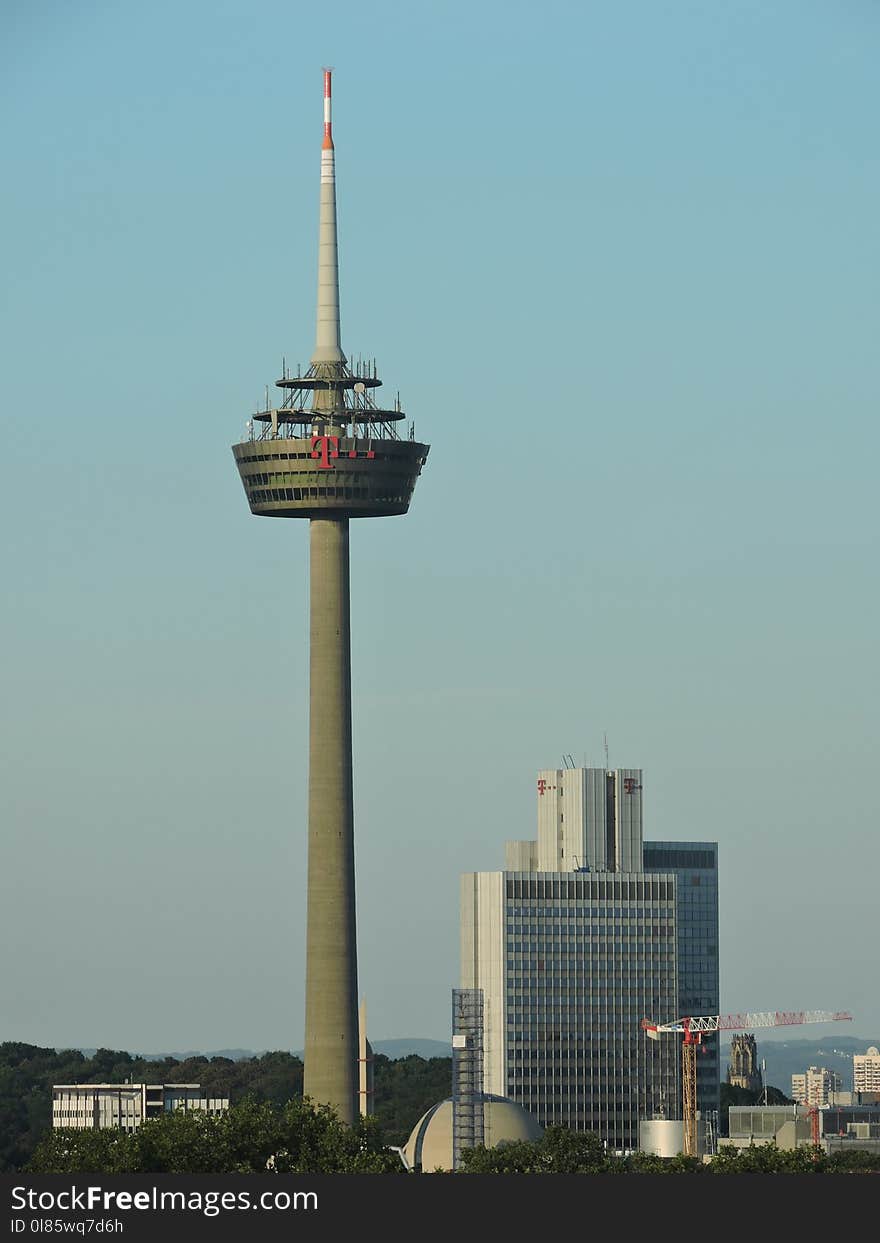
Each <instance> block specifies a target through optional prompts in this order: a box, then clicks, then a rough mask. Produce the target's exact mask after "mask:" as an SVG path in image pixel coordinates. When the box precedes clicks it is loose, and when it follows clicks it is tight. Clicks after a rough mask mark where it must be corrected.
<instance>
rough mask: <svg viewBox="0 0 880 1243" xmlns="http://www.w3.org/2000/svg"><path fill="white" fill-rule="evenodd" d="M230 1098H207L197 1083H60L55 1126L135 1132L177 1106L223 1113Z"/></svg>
mask: <svg viewBox="0 0 880 1243" xmlns="http://www.w3.org/2000/svg"><path fill="white" fill-rule="evenodd" d="M228 1108H229V1098H228V1097H225V1096H223V1097H205V1096H202V1089H201V1087H200V1085H199V1084H197V1083H59V1084H55V1085H54V1086H53V1088H52V1126H53V1127H75V1128H77V1129H79V1130H83V1129H86V1130H92V1129H97V1128H103V1127H117V1128H119V1129H120V1130H123V1131H133V1130H135V1128H137V1127H139V1126H140V1124H141V1123H142V1122H143V1121H145V1119H147V1118H155V1117H158V1116H159V1115H160V1114H163V1113H170V1112H172V1111H173V1110H175V1109H187V1110H191V1109H197V1110H201V1111H202V1112H203V1113H212V1114H216V1113H223V1112H224V1111H225V1110H227V1109H228Z"/></svg>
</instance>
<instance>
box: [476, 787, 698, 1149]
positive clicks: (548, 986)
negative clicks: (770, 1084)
mask: <svg viewBox="0 0 880 1243" xmlns="http://www.w3.org/2000/svg"><path fill="white" fill-rule="evenodd" d="M537 804H538V816H537V819H538V836H537V840H535V841H526V842H508V843H507V845H506V850H505V870H504V871H499V872H482V873H468V874H466V875H465V876H463V877H462V884H461V954H462V972H461V985H462V987H463V988H480V989H482V991H483V999H484V1003H483V1005H484V1010H483V1013H484V1018H483V1027H484V1037H483V1039H484V1049H483V1058H484V1083H485V1089H486V1091H488V1092H491V1093H496V1094H498V1095H500V1096H506V1097H509V1098H510V1099H512V1100H515V1101H518V1102H519V1103H520V1104H522V1105H523V1106H524V1107H525V1108H526V1109H528V1110H529V1111H530V1112H531V1113H532V1114H534V1116H535V1117H536V1118H537V1119H538V1121H539V1122H540V1123H541V1124H542V1125H543V1126H547V1125H550V1124H554V1123H556V1124H561V1125H564V1126H568V1127H571V1128H572V1129H574V1130H579V1131H594V1132H596V1133H598V1134H599V1135H600V1136H601V1137H602V1138H603V1139H604V1140H605V1141H606V1142H607V1144H608V1147H609V1148H610V1149H612V1150H614V1151H630V1150H633V1149H635V1148H636V1147H638V1134H639V1120H640V1119H644V1118H659V1119H662V1118H670V1119H674V1118H680V1117H681V1096H680V1072H679V1056H680V1041H679V1040H678V1039H676V1038H675V1037H670V1038H663V1039H661V1040H657V1041H650V1040H647V1039H646V1038H645V1034H644V1032H643V1031H642V1030H641V1020H642V1019H643V1018H645V1017H648V1018H654V1019H657V1020H660V1021H668V1020H671V1019H674V1018H676V1017H679V1016H680V1015H681V1014H683V1013H688V1007H687V1006H684V1005H683V999H685V998H687V999H689V1000H697V1001H698V1002H699V1006H700V1008H699V1010H698V1011H697V1012H699V1013H711V1012H713V1011H714V1013H716V1014H717V1013H718V1005H717V990H718V983H717V974H718V971H717V964H718V937H717V925H718V906H717V867H716V864H717V858H716V853H715V850H716V848H715V844H714V843H710V842H694V843H682V842H659V843H647V844H645V843H643V841H642V772H641V770H639V769H615V770H611V771H608V770H606V769H585V768H580V769H579V768H573V767H572V768H566V769H562V770H556V771H553V770H549V771H543V772H541V773H539V774H538V780H537ZM694 877H696V878H698V879H697V880H694ZM713 1002H714V1006H713V1004H711V1003H713ZM690 1012H691V1013H694V1010H690ZM707 1047H709V1046H708V1045H707ZM708 1057H709V1059H710V1060H709V1062H708V1063H707V1066H714V1068H715V1070H714V1074H715V1081H714V1082H712V1073H713V1072H712V1071H710V1070H707V1071H704V1073H703V1075H702V1078H701V1083H700V1087H701V1089H702V1094H703V1101H702V1102H700V1103H701V1105H702V1107H703V1108H706V1109H714V1108H717V1103H716V1102H717V1099H718V1084H717V1049H716V1051H715V1054H714V1059H713V1058H712V1054H711V1053H710V1054H709V1055H708ZM698 1100H699V1098H698Z"/></svg>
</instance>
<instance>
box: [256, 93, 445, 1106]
mask: <svg viewBox="0 0 880 1243" xmlns="http://www.w3.org/2000/svg"><path fill="white" fill-rule="evenodd" d="M339 322H340V321H339V264H338V253H337V238H336V172H335V151H334V146H333V128H332V120H331V76H330V71H329V70H325V71H324V141H323V144H322V150H321V199H320V230H319V242H318V298H317V332H316V344H315V350H314V353H313V354H312V357H311V361H310V364H309V366H308V368H307V370H305V372H302V371H301V370H300V371H298V372H297V374H296V375H293V374H290V373H289V372H288V370H287V368H286V366H285V367H284V368H283V374H282V376H281V378H280V379H279V380H276V382H275V387H276V388H278V389H280V390H281V391H282V393H283V398H281V399H279V400H278V401H277V403H276V404H272V403H271V402H270V400H269V398H268V396H267V399H266V405H265V408H264V409H262V410H258V411H257V412H256V413H255V414H253V416H252V417H251V419H249V421H248V438H247V439H246V440H244V441H242V442H241V443H240V444H236V445H233V447H232V452H233V454H234V456H235V462H236V465H237V467H238V472H239V475H240V477H241V481H242V484H243V485H244V490H245V495H246V497H247V502H248V505H249V506H250V510H251V513H253V514H257V515H259V516H261V517H274V518H308V519H309V531H310V534H309V546H310V554H309V556H310V563H309V564H310V569H309V583H310V592H309V629H310V651H309V676H310V686H309V811H308V841H309V846H308V914H307V936H306V1031H305V1056H304V1063H305V1076H304V1092H305V1094H306V1095H307V1096H308V1097H310V1098H311V1099H312V1101H313V1102H314V1103H315V1104H317V1105H323V1104H327V1105H331V1106H332V1107H333V1108H334V1109H335V1110H336V1111H337V1112H338V1114H339V1116H340V1118H341V1119H342V1120H343V1121H345V1122H348V1123H353V1122H354V1121H355V1119H356V1118H357V1116H358V1061H357V1059H358V1009H357V996H358V993H357V949H356V935H355V885H354V799H353V790H352V754H351V631H350V608H349V541H348V531H349V519H350V518H376V517H383V516H390V515H394V514H405V513H406V511H407V509H408V508H409V503H410V500H411V499H412V494H413V489H414V488H415V484H416V480H417V479H418V477H419V474H420V473H421V469H422V466H423V465H424V464H425V459H426V458H427V456H428V446H427V445H425V444H421V443H420V442H419V441H417V440H416V439H415V431H414V428H413V427H412V426H410V427H409V432H408V435H407V436H401V435H400V433H399V432H398V425H399V424H401V423H402V422H403V421H404V419H405V415H404V413H403V411H402V410H401V408H400V401H399V399H396V400H395V401H394V403H393V405H391V406H390V407H388V408H382V407H380V406H379V405H378V404H377V402H376V400H375V396H374V395H375V393H376V390H377V389H378V388H379V387H380V385H381V381H380V380H379V378H378V375H377V371H376V364H375V362H373V361H370V362H365V361H363V360H361V361H357V362H353V363H351V364H350V363H349V360H348V359H347V358H346V356H345V354H344V353H343V351H342V345H341V339H340V327H339Z"/></svg>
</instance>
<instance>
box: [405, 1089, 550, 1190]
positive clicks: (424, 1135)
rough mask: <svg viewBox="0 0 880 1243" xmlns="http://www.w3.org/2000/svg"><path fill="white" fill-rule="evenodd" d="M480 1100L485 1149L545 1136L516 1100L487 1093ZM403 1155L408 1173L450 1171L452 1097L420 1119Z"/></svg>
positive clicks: (435, 1106)
mask: <svg viewBox="0 0 880 1243" xmlns="http://www.w3.org/2000/svg"><path fill="white" fill-rule="evenodd" d="M482 1101H483V1143H484V1144H485V1146H486V1147H487V1148H495V1147H497V1146H498V1145H499V1144H512V1143H516V1142H518V1141H520V1140H525V1141H526V1142H528V1143H531V1142H532V1141H533V1140H536V1139H540V1138H541V1136H542V1135H543V1134H544V1129H543V1127H541V1126H540V1124H539V1123H538V1122H536V1120H535V1119H534V1118H533V1117H532V1115H531V1114H530V1113H528V1111H527V1110H525V1109H523V1107H522V1105H518V1104H517V1103H516V1101H511V1100H508V1099H507V1097H506V1096H490V1095H489V1094H488V1093H486V1092H484V1093H483V1096H482ZM403 1155H404V1157H405V1158H406V1164H407V1165H408V1166H409V1168H410V1169H411V1170H421V1171H422V1173H424V1174H433V1173H434V1171H435V1170H451V1169H452V1099H451V1098H447V1099H446V1100H445V1101H440V1102H439V1103H438V1104H436V1105H434V1106H432V1108H431V1109H429V1110H428V1112H427V1113H426V1114H423V1115H422V1116H421V1118H419V1120H418V1122H417V1123H416V1124H415V1126H414V1127H413V1129H412V1134H411V1135H410V1137H409V1139H408V1140H407V1141H406V1144H405V1146H404V1148H403Z"/></svg>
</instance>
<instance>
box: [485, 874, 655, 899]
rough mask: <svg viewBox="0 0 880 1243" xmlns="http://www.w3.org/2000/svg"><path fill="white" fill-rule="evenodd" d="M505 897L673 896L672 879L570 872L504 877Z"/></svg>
mask: <svg viewBox="0 0 880 1243" xmlns="http://www.w3.org/2000/svg"><path fill="white" fill-rule="evenodd" d="M506 892H507V897H508V898H513V899H514V900H516V899H519V900H520V901H522V900H525V901H529V900H535V899H537V900H540V899H542V898H543V899H545V900H546V899H548V898H549V899H553V898H556V899H559V898H566V899H568V900H571V899H573V898H581V899H585V898H592V899H593V900H594V901H595V900H596V899H601V900H603V901H604V900H610V901H615V900H616V901H631V900H633V899H642V900H644V899H645V898H648V899H650V900H652V901H654V902H657V901H660V902H664V901H669V900H671V899H672V898H674V897H675V881H674V880H672V879H669V880H665V879H664V880H661V879H660V878H659V877H649V876H646V877H645V879H644V880H620V879H618V878H617V877H615V876H607V877H602V878H601V879H600V878H599V877H591V876H590V875H589V874H582V873H580V872H572V873H570V874H568V875H560V874H559V873H557V872H552V873H551V872H548V873H546V874H542V873H541V872H533V873H530V874H529V873H526V874H524V875H523V876H522V878H521V879H514V878H509V879H508V880H507V888H506Z"/></svg>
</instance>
